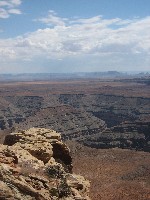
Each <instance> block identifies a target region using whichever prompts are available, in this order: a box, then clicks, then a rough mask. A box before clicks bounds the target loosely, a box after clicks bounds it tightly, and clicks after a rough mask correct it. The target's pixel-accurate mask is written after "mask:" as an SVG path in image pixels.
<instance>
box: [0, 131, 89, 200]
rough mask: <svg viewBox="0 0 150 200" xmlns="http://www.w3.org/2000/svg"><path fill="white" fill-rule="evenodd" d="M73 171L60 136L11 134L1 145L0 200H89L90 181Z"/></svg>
mask: <svg viewBox="0 0 150 200" xmlns="http://www.w3.org/2000/svg"><path fill="white" fill-rule="evenodd" d="M71 170H72V159H71V156H70V152H69V148H68V147H67V146H66V145H65V144H64V143H62V141H61V136H60V134H59V133H56V132H55V131H52V130H48V129H35V128H32V129H29V130H27V131H21V132H20V133H11V134H10V135H8V136H7V137H6V139H5V142H4V145H0V199H9V200H15V199H18V200H35V199H37V200H51V199H64V200H65V199H66V200H72V199H76V200H87V199H89V197H88V192H89V182H88V181H86V180H85V179H84V178H83V177H81V176H77V175H75V174H72V173H71Z"/></svg>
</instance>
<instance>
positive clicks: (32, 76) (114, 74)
mask: <svg viewBox="0 0 150 200" xmlns="http://www.w3.org/2000/svg"><path fill="white" fill-rule="evenodd" d="M141 77H150V73H149V72H140V73H136V72H135V73H128V72H118V71H107V72H77V73H22V74H0V81H46V80H47V81H50V80H59V79H61V80H62V79H81V78H83V79H84V78H91V79H92V78H141Z"/></svg>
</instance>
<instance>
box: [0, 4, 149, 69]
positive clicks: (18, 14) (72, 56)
mask: <svg viewBox="0 0 150 200" xmlns="http://www.w3.org/2000/svg"><path fill="white" fill-rule="evenodd" d="M112 70H113V71H114V70H116V71H124V72H125V71H145V72H146V71H150V0H43V1H41V0H0V73H54V72H55V73H57V72H60V73H62V72H65V73H66V72H69V73H72V72H95V71H112Z"/></svg>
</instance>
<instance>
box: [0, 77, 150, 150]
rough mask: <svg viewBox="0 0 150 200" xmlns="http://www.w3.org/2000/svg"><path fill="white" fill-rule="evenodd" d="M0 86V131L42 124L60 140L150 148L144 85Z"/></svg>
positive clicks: (93, 82)
mask: <svg viewBox="0 0 150 200" xmlns="http://www.w3.org/2000/svg"><path fill="white" fill-rule="evenodd" d="M2 86H3V87H2ZM2 86H0V129H1V130H4V131H5V130H7V131H9V129H10V130H11V129H12V128H13V130H16V131H19V130H22V129H28V128H31V127H41V128H43V127H44V128H50V129H53V130H56V131H58V132H60V133H61V134H62V139H63V140H77V141H80V142H82V143H83V144H86V145H88V146H91V147H96V148H112V147H121V148H133V149H136V150H144V151H150V150H149V144H150V134H149V133H150V107H149V105H150V95H149V85H147V84H144V83H142V84H141V83H137V82H135V80H133V82H132V79H131V80H124V79H122V80H107V81H106V80H90V81H89V80H84V79H83V80H73V81H72V80H64V81H62V82H33V83H28V82H27V83H13V84H9V83H7V84H6V83H5V84H4V85H2ZM2 137H3V136H2V134H0V140H1V138H2Z"/></svg>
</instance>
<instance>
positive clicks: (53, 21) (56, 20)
mask: <svg viewBox="0 0 150 200" xmlns="http://www.w3.org/2000/svg"><path fill="white" fill-rule="evenodd" d="M66 20H67V19H66V18H60V17H58V16H57V13H56V12H55V11H53V10H50V11H49V14H48V16H47V17H43V18H39V19H36V20H34V21H39V22H42V23H44V24H47V25H49V26H64V25H65V21H66Z"/></svg>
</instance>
